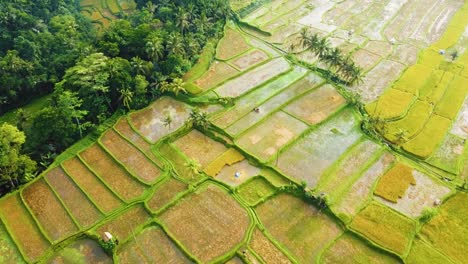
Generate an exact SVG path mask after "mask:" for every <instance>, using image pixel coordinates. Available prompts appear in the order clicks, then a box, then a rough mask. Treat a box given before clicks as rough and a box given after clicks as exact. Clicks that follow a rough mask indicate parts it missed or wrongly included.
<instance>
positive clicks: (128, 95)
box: [119, 89, 133, 110]
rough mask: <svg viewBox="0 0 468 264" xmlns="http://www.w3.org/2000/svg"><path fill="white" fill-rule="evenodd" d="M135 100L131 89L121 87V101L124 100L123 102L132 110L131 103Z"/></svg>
mask: <svg viewBox="0 0 468 264" xmlns="http://www.w3.org/2000/svg"><path fill="white" fill-rule="evenodd" d="M132 100H133V92H132V91H130V90H129V89H121V90H120V98H119V101H122V104H123V105H124V106H125V107H126V108H127V109H128V110H130V103H131V102H132Z"/></svg>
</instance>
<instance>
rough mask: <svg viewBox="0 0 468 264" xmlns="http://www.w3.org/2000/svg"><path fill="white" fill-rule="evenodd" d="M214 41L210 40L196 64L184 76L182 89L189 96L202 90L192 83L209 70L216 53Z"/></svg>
mask: <svg viewBox="0 0 468 264" xmlns="http://www.w3.org/2000/svg"><path fill="white" fill-rule="evenodd" d="M216 41H217V40H214V39H210V40H209V41H208V42H207V43H206V45H205V47H204V48H203V51H202V53H201V54H200V57H199V58H198V61H197V63H196V64H195V65H194V66H193V67H192V68H191V69H190V70H189V71H188V72H187V73H186V74H185V75H184V77H183V79H184V81H185V86H184V88H185V89H186V90H187V91H188V92H190V93H191V94H199V93H201V92H202V91H203V90H202V89H201V88H200V87H198V86H196V85H195V84H193V81H195V80H196V79H198V78H200V77H201V76H202V75H203V74H204V73H205V72H206V71H207V70H208V69H209V68H210V65H211V63H212V61H213V59H214V56H215V53H216V49H215V47H216Z"/></svg>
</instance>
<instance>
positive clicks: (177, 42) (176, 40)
mask: <svg viewBox="0 0 468 264" xmlns="http://www.w3.org/2000/svg"><path fill="white" fill-rule="evenodd" d="M166 50H167V51H168V52H170V53H173V54H176V55H182V56H183V57H185V50H184V45H183V42H182V36H181V35H180V34H179V33H175V32H171V33H170V34H169V36H168V38H167V41H166Z"/></svg>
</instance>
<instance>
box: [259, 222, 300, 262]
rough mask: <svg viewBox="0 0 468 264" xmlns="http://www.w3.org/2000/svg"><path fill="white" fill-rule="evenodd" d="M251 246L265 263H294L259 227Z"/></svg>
mask: <svg viewBox="0 0 468 264" xmlns="http://www.w3.org/2000/svg"><path fill="white" fill-rule="evenodd" d="M250 247H251V248H252V249H253V250H254V251H255V253H257V255H258V256H260V258H261V259H262V261H263V262H265V263H278V264H280V263H281V264H285V263H292V262H291V261H290V260H289V259H288V258H287V257H286V256H285V255H284V253H283V252H281V250H279V249H278V248H277V247H276V246H275V244H273V243H272V242H271V241H270V240H269V239H268V238H267V237H266V236H265V235H264V234H263V233H262V232H261V231H260V230H259V229H258V228H255V230H254V232H253V234H252V239H251V240H250Z"/></svg>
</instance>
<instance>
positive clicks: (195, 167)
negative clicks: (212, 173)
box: [185, 159, 201, 176]
mask: <svg viewBox="0 0 468 264" xmlns="http://www.w3.org/2000/svg"><path fill="white" fill-rule="evenodd" d="M185 167H187V168H188V169H189V170H190V172H191V173H192V176H193V175H198V174H200V170H201V165H200V163H199V162H198V161H197V160H194V159H189V160H188V161H187V163H185Z"/></svg>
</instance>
